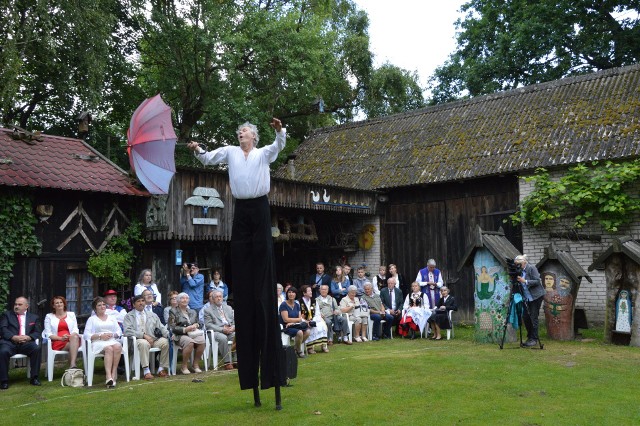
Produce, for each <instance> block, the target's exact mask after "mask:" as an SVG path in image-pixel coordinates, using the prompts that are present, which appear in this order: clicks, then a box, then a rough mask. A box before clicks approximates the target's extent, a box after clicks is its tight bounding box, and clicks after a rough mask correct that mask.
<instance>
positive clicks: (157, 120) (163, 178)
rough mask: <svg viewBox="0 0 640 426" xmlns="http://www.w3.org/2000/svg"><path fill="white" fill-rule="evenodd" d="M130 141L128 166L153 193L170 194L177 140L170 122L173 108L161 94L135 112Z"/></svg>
mask: <svg viewBox="0 0 640 426" xmlns="http://www.w3.org/2000/svg"><path fill="white" fill-rule="evenodd" d="M127 139H128V141H129V145H128V148H127V152H128V153H129V164H131V169H133V171H134V172H135V173H136V176H137V177H138V179H139V180H140V182H142V184H143V185H144V187H145V188H147V190H148V191H149V192H150V193H152V194H166V193H167V192H169V184H170V183H171V178H173V175H174V174H175V172H176V164H175V160H174V152H175V149H176V139H177V137H176V133H175V131H174V130H173V125H172V123H171V108H169V106H168V105H167V104H165V103H164V102H163V101H162V98H161V97H160V95H159V94H158V95H156V96H154V97H153V98H149V99H147V100H145V101H144V102H142V103H141V104H140V106H139V107H138V109H136V111H135V112H134V113H133V116H132V117H131V123H130V124H129V130H127Z"/></svg>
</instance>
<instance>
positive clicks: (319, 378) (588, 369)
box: [0, 326, 640, 425]
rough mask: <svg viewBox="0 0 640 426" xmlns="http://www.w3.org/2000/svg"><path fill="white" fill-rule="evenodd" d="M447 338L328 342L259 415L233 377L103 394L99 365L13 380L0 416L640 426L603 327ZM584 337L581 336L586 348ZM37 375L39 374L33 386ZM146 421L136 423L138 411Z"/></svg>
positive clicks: (631, 372)
mask: <svg viewBox="0 0 640 426" xmlns="http://www.w3.org/2000/svg"><path fill="white" fill-rule="evenodd" d="M455 334H456V337H455V339H452V340H450V341H439V342H435V341H430V340H424V339H417V340H412V341H410V340H401V339H397V338H396V339H393V340H391V341H389V340H385V341H380V342H367V343H360V344H357V343H355V344H354V345H353V346H345V345H334V346H332V347H331V352H330V353H328V354H322V353H319V354H317V355H311V356H310V357H308V358H307V359H303V360H300V362H299V369H298V378H297V379H295V380H293V381H292V384H293V386H291V387H288V388H283V390H282V397H283V405H284V409H283V410H282V411H280V412H277V411H275V410H274V395H273V390H269V391H263V392H262V402H263V405H262V407H261V408H255V407H253V397H252V393H251V391H240V388H239V385H238V379H237V373H236V372H233V371H232V372H222V371H221V372H218V371H215V372H214V371H209V372H206V373H203V374H201V375H198V377H199V378H202V379H203V382H202V383H194V382H192V380H193V379H194V378H195V375H190V376H174V377H172V378H170V379H164V380H161V379H156V380H154V381H153V382H140V381H132V382H129V383H126V382H125V381H124V379H122V378H121V379H120V380H119V381H118V386H117V388H116V389H112V390H107V389H104V388H103V387H102V383H104V370H103V368H102V364H98V366H97V368H96V371H97V373H98V374H97V375H96V377H95V380H94V384H99V385H96V386H94V387H93V388H62V387H61V386H60V376H61V373H62V370H57V371H56V379H55V380H54V381H53V382H51V383H49V382H47V381H46V378H45V379H44V380H45V381H43V386H42V387H35V386H30V385H29V384H28V381H27V379H26V374H25V370H24V369H15V370H12V371H11V381H10V388H9V390H7V391H4V392H1V393H0V419H2V423H3V424H6V425H14V424H19V423H22V424H55V425H68V424H83V425H87V424H132V423H135V422H144V423H145V424H148V423H155V424H173V425H182V424H189V425H197V424H215V425H227V424H228V425H254V424H260V425H271V424H274V425H276V424H277V425H306V424H318V425H326V424H340V425H342V424H345V425H346V424H348V425H365V424H366V425H378V424H414V425H420V424H433V423H437V424H440V425H451V424H472V425H474V424H498V425H503V424H504V425H564V424H568V425H569V424H570V425H604V424H615V425H631V424H640V403H639V402H638V401H639V400H640V348H632V347H625V346H613V345H607V344H604V343H602V330H584V333H583V334H584V337H585V339H584V340H583V341H575V342H555V341H548V340H546V339H544V337H545V334H544V333H542V338H543V342H544V345H545V346H544V350H539V349H521V348H519V347H518V346H517V344H515V343H507V344H505V348H504V349H503V350H500V349H499V347H498V345H492V344H476V343H474V342H473V340H472V334H473V329H472V328H471V327H463V326H459V327H457V328H456V330H455ZM587 338H588V339H587ZM43 375H44V368H43V369H42V372H41V378H42V377H43ZM142 412H144V413H145V414H142Z"/></svg>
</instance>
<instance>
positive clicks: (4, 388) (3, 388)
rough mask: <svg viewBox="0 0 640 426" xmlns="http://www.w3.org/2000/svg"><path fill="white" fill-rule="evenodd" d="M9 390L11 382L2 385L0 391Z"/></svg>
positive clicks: (0, 384)
mask: <svg viewBox="0 0 640 426" xmlns="http://www.w3.org/2000/svg"><path fill="white" fill-rule="evenodd" d="M7 389H9V382H2V383H0V390H7Z"/></svg>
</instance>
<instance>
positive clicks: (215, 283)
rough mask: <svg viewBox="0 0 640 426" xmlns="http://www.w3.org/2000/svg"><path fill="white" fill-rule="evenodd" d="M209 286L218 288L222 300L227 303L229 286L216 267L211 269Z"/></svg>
mask: <svg viewBox="0 0 640 426" xmlns="http://www.w3.org/2000/svg"><path fill="white" fill-rule="evenodd" d="M209 288H210V289H211V290H220V291H221V292H222V300H223V302H224V303H227V299H228V298H229V286H227V285H226V284H225V283H224V282H223V281H222V276H221V275H220V271H219V270H217V269H214V270H213V280H212V281H211V282H210V283H209Z"/></svg>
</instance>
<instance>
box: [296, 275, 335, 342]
mask: <svg viewBox="0 0 640 426" xmlns="http://www.w3.org/2000/svg"><path fill="white" fill-rule="evenodd" d="M323 285H326V284H323ZM300 292H301V293H302V297H301V298H300V311H301V312H302V318H304V319H305V320H307V321H308V322H309V327H310V331H309V337H308V338H307V340H306V341H305V344H306V346H307V353H308V354H314V353H316V351H315V349H314V347H315V346H317V345H321V347H322V352H329V348H328V347H327V335H328V334H329V329H328V328H327V324H326V323H325V322H324V321H323V320H322V317H321V316H320V310H319V309H318V306H317V305H316V298H315V297H313V290H312V287H311V286H310V285H303V286H302V287H300Z"/></svg>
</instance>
